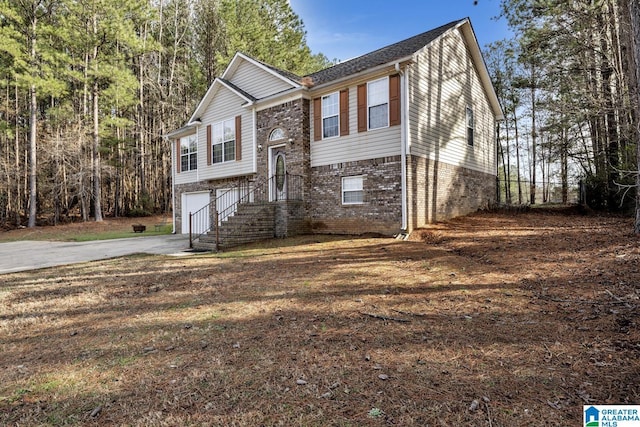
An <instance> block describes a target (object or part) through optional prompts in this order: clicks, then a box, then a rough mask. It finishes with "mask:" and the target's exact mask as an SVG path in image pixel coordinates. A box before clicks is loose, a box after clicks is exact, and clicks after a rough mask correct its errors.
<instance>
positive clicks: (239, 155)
mask: <svg viewBox="0 0 640 427" xmlns="http://www.w3.org/2000/svg"><path fill="white" fill-rule="evenodd" d="M236 160H242V116H236Z"/></svg>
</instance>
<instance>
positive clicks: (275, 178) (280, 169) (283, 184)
mask: <svg viewBox="0 0 640 427" xmlns="http://www.w3.org/2000/svg"><path fill="white" fill-rule="evenodd" d="M269 187H270V191H269V193H270V195H271V197H270V200H271V201H276V200H286V199H287V160H286V156H285V154H284V151H283V150H282V148H280V147H277V148H273V149H272V151H271V173H270V179H269Z"/></svg>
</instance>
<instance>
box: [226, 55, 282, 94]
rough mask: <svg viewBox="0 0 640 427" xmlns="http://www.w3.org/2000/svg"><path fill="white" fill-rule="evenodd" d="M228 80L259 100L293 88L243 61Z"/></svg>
mask: <svg viewBox="0 0 640 427" xmlns="http://www.w3.org/2000/svg"><path fill="white" fill-rule="evenodd" d="M228 80H229V81H230V82H231V83H233V84H234V85H236V86H238V87H239V88H242V90H244V91H245V92H247V93H249V94H251V95H252V96H253V97H255V98H257V99H261V98H264V97H266V96H269V95H273V94H275V93H279V92H282V91H284V90H287V89H291V88H292V87H293V86H291V85H290V84H288V83H287V82H286V81H284V80H282V79H281V78H279V77H277V76H274V75H273V74H271V73H269V72H268V71H266V70H263V69H261V68H258V67H257V66H255V65H254V64H252V63H250V62H247V61H242V63H241V64H240V65H239V66H238V69H237V70H236V71H235V72H234V73H233V75H232V76H231V78H229V79H228Z"/></svg>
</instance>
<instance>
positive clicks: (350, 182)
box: [342, 176, 364, 205]
mask: <svg viewBox="0 0 640 427" xmlns="http://www.w3.org/2000/svg"><path fill="white" fill-rule="evenodd" d="M362 184H363V177H362V176H345V177H343V178H342V204H343V205H358V204H362V203H363V202H364V191H363V187H362Z"/></svg>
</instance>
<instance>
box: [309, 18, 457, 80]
mask: <svg viewBox="0 0 640 427" xmlns="http://www.w3.org/2000/svg"><path fill="white" fill-rule="evenodd" d="M464 20H465V19H459V20H457V21H453V22H450V23H448V24H445V25H443V26H441V27H438V28H434V29H433V30H430V31H427V32H424V33H422V34H418V35H416V36H413V37H409V38H408V39H406V40H402V41H399V42H397V43H394V44H391V45H389V46H386V47H383V48H380V49H378V50H374V51H373V52H370V53H367V54H364V55H362V56H358V57H357V58H353V59H350V60H348V61H345V62H341V63H339V64H336V65H334V66H333V67H329V68H325V69H324V70H320V71H317V72H315V73H313V74H309V75H308V76H306V77H310V78H311V79H313V84H314V85H315V86H317V85H321V84H323V83H328V82H331V81H334V80H338V79H340V78H342V77H347V76H350V75H352V74H356V73H359V72H361V71H364V70H367V69H369V68H373V67H376V66H378V65H382V64H387V63H389V62H393V61H395V60H397V59H401V58H404V57H407V56H409V55H412V54H414V53H416V52H417V51H419V50H420V49H422V48H423V47H425V46H426V45H428V44H429V43H430V42H432V41H433V40H435V39H437V38H438V37H440V36H441V35H442V34H443V33H445V32H446V31H447V30H449V29H451V28H453V27H455V26H456V25H458V24H460V23H461V22H463V21H464Z"/></svg>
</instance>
